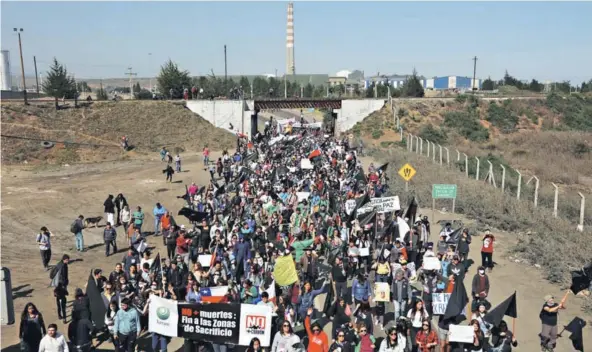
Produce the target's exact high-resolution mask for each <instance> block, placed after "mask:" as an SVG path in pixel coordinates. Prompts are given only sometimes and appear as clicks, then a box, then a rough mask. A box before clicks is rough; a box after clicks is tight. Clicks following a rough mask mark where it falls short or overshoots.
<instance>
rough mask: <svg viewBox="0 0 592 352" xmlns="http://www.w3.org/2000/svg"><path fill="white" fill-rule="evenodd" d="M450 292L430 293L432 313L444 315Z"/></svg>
mask: <svg viewBox="0 0 592 352" xmlns="http://www.w3.org/2000/svg"><path fill="white" fill-rule="evenodd" d="M449 299H450V293H432V311H433V312H434V315H444V313H445V312H446V306H448V300H449Z"/></svg>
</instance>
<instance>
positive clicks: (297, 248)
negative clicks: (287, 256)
mask: <svg viewBox="0 0 592 352" xmlns="http://www.w3.org/2000/svg"><path fill="white" fill-rule="evenodd" d="M313 243H314V239H310V240H298V241H294V243H292V248H294V257H295V259H296V262H299V261H300V258H302V255H303V254H304V248H306V247H310V246H312V244H313Z"/></svg>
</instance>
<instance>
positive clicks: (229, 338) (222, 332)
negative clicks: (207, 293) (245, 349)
mask: <svg viewBox="0 0 592 352" xmlns="http://www.w3.org/2000/svg"><path fill="white" fill-rule="evenodd" d="M239 319H240V304H224V303H212V304H198V303H189V304H179V319H178V320H179V324H178V336H179V337H183V338H186V339H191V340H203V341H209V342H213V343H219V344H225V343H230V344H235V345H237V344H238V340H239V333H240V330H239Z"/></svg>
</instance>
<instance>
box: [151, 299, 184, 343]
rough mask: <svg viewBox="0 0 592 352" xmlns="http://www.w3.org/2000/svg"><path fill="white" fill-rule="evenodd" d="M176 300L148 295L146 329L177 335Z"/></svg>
mask: <svg viewBox="0 0 592 352" xmlns="http://www.w3.org/2000/svg"><path fill="white" fill-rule="evenodd" d="M178 320H179V312H178V311H177V301H173V300H170V299H164V298H160V297H158V296H155V295H150V305H149V306H148V331H150V332H155V333H157V334H160V335H164V336H170V337H177V321H178Z"/></svg>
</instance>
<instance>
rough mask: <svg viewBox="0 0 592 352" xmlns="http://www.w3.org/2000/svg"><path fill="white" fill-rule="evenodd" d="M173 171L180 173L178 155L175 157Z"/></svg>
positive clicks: (179, 158)
mask: <svg viewBox="0 0 592 352" xmlns="http://www.w3.org/2000/svg"><path fill="white" fill-rule="evenodd" d="M175 171H176V172H181V157H180V156H179V153H177V155H175Z"/></svg>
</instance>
